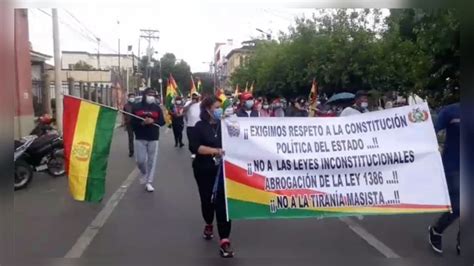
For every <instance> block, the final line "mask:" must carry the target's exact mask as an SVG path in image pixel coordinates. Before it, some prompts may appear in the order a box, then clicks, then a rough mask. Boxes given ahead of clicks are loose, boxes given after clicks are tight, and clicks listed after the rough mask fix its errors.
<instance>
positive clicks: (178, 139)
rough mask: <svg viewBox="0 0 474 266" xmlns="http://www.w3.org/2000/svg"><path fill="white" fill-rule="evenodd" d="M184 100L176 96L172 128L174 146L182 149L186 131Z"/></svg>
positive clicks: (172, 111) (172, 109)
mask: <svg viewBox="0 0 474 266" xmlns="http://www.w3.org/2000/svg"><path fill="white" fill-rule="evenodd" d="M183 106H184V104H183V99H182V98H181V97H180V96H176V98H175V100H174V105H173V107H172V108H171V120H172V123H171V126H172V127H173V135H174V146H175V147H178V146H179V147H180V148H182V147H183V146H184V144H183V129H184V108H183Z"/></svg>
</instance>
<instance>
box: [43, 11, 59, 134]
mask: <svg viewBox="0 0 474 266" xmlns="http://www.w3.org/2000/svg"><path fill="white" fill-rule="evenodd" d="M52 11H53V12H52V13H53V45H54V92H55V93H54V95H55V97H56V99H55V101H56V125H57V126H58V130H59V132H63V94H62V86H61V85H62V84H61V77H60V75H61V58H60V57H61V51H60V48H59V22H58V10H57V9H56V8H53V10H52ZM46 89H49V88H46Z"/></svg>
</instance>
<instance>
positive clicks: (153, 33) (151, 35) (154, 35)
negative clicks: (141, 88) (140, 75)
mask: <svg viewBox="0 0 474 266" xmlns="http://www.w3.org/2000/svg"><path fill="white" fill-rule="evenodd" d="M140 32H141V34H142V35H140V38H144V39H145V40H147V41H148V49H147V56H148V62H147V74H148V82H147V85H148V87H151V70H150V65H151V55H152V53H151V48H152V47H151V41H152V40H159V39H160V37H159V36H158V34H159V32H160V31H159V30H146V29H140Z"/></svg>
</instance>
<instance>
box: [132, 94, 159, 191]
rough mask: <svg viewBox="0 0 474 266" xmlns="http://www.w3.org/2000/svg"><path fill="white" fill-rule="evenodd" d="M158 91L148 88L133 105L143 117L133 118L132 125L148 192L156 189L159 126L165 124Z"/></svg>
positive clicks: (143, 182)
mask: <svg viewBox="0 0 474 266" xmlns="http://www.w3.org/2000/svg"><path fill="white" fill-rule="evenodd" d="M155 96H156V93H155V90H153V89H152V88H147V89H146V90H145V92H144V94H143V98H142V101H141V102H140V103H137V104H136V105H134V106H133V109H132V110H133V112H132V113H133V114H134V115H136V116H139V117H141V118H143V119H144V120H141V119H138V118H135V117H134V118H132V126H133V130H134V132H135V136H136V140H135V151H136V160H137V166H138V169H139V170H140V173H141V175H142V176H141V178H140V183H141V184H146V186H145V188H146V190H147V191H148V192H153V191H154V190H155V189H154V188H153V186H152V183H153V179H154V175H155V166H156V159H157V157H158V140H159V136H160V129H159V127H158V126H164V125H165V119H164V113H163V111H162V110H161V108H160V106H158V105H157V104H156V98H155Z"/></svg>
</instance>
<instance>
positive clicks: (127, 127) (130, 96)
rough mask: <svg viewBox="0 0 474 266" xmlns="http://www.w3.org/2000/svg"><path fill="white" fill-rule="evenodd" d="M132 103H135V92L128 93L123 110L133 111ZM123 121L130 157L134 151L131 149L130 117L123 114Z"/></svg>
mask: <svg viewBox="0 0 474 266" xmlns="http://www.w3.org/2000/svg"><path fill="white" fill-rule="evenodd" d="M134 103H135V94H134V93H129V94H128V100H127V103H126V104H125V105H124V106H123V110H124V111H125V112H127V113H132V112H133V110H132V108H133V105H134ZM123 123H124V126H125V130H126V131H127V134H128V157H132V156H133V153H134V149H133V139H134V134H133V128H132V117H131V116H129V115H127V114H123Z"/></svg>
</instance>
